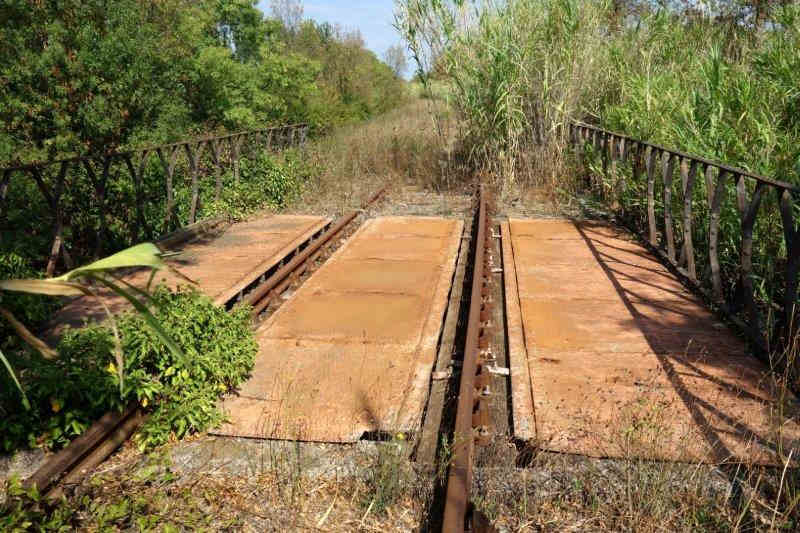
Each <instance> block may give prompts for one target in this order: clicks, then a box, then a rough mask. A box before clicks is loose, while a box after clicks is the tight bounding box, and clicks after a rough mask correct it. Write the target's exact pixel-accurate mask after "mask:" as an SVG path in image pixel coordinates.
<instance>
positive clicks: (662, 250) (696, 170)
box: [568, 122, 800, 352]
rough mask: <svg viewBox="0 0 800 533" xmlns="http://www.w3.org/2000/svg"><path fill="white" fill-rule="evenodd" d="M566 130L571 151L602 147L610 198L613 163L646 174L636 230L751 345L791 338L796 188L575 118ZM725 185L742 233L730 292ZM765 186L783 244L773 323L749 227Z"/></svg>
mask: <svg viewBox="0 0 800 533" xmlns="http://www.w3.org/2000/svg"><path fill="white" fill-rule="evenodd" d="M568 134H569V137H568V141H569V143H570V145H571V146H572V147H573V148H574V149H576V150H577V151H580V150H582V149H585V147H586V146H587V145H589V146H591V147H592V148H593V149H594V150H595V151H597V152H599V153H600V154H601V156H602V161H603V169H604V171H609V170H610V175H611V176H612V180H613V182H612V184H611V187H610V188H611V194H612V196H613V197H614V198H618V195H619V187H620V183H619V179H620V178H619V176H620V174H619V172H618V169H617V165H618V164H619V163H623V164H625V163H627V164H629V165H630V168H631V173H632V177H633V181H634V182H638V183H641V179H642V174H644V176H645V179H646V197H647V198H646V217H645V218H646V227H645V228H641V227H640V228H636V229H638V230H640V231H641V232H642V233H644V234H645V236H646V241H647V242H648V243H649V244H650V246H651V247H652V248H653V250H655V251H656V252H658V253H659V255H661V257H662V258H663V259H665V260H667V261H668V262H669V263H670V264H671V265H672V266H673V267H675V268H676V269H677V270H678V271H679V272H680V273H681V274H682V275H683V276H685V277H686V278H687V279H688V280H689V281H690V282H691V283H692V284H693V285H695V287H696V288H698V289H699V290H701V291H702V292H703V293H705V294H706V295H707V296H708V297H709V298H710V299H711V300H712V301H713V302H714V303H715V304H716V305H718V306H719V307H720V308H721V309H722V310H723V311H725V312H726V314H727V315H729V316H730V317H731V318H732V319H733V320H734V322H736V323H737V325H738V326H739V327H740V328H742V329H743V330H744V332H745V333H746V334H747V335H748V336H749V337H750V338H751V340H752V341H753V342H754V343H755V344H756V346H758V347H759V348H761V349H762V350H763V351H765V352H769V351H770V346H772V347H773V348H774V347H776V343H778V344H777V346H784V347H785V346H787V345H788V343H790V342H791V341H792V339H795V337H796V335H797V332H798V327H797V326H798V324H797V323H798V322H799V321H800V320H799V319H800V317H797V310H798V301H797V298H798V293H797V290H798V271H799V270H800V228H798V220H797V219H798V217H797V213H796V211H797V210H796V207H797V206H796V196H797V195H798V193H800V189H798V187H796V186H794V185H792V184H790V183H786V182H783V181H779V180H775V179H771V178H768V177H765V176H760V175H758V174H754V173H752V172H749V171H747V170H744V169H741V168H736V167H733V166H730V165H726V164H724V163H718V162H715V161H711V160H709V159H706V158H703V157H700V156H696V155H692V154H687V153H685V152H681V151H680V150H675V149H671V148H666V147H664V146H660V145H658V144H654V143H650V142H647V141H642V140H639V139H633V138H631V137H628V136H626V135H622V134H619V133H615V132H612V131H609V130H605V129H603V128H599V127H597V126H592V125H589V124H584V123H581V122H570V123H569V130H568ZM584 153H585V152H584ZM609 166H610V167H611V168H610V169H609V168H608V167H609ZM676 166H677V167H678V168H679V173H680V178H681V183H680V185H681V187H680V189H679V190H678V192H679V194H680V195H681V198H680V199H679V200H680V201H679V202H676V201H674V200H675V199H673V197H672V194H673V189H674V188H675V186H677V183H676V184H675V186H674V185H673V177H674V174H675V168H676ZM698 176H701V179H703V180H704V181H705V188H704V191H702V192H701V194H700V195H701V196H703V199H704V200H705V206H704V207H705V208H706V209H708V214H709V216H708V227H707V228H703V230H704V233H706V234H707V236H708V242H707V244H708V249H707V255H708V258H707V260H708V265H707V271H706V272H707V275H706V276H698V265H697V263H696V257H695V256H696V250H695V246H694V241H693V234H694V231H693V228H694V227H695V226H694V220H693V214H692V213H693V207H695V204H696V203H697V200H696V199H695V185H696V183H697V181H698ZM657 178H660V182H661V183H660V184H661V187H660V189H661V191H660V197H659V198H658V200H659V201H660V202H661V206H662V209H663V220H657V218H656V192H655V189H656V179H657ZM726 184H732V185H733V186H735V195H736V201H735V205H736V210H737V211H738V214H739V222H740V232H741V234H740V237H741V241H740V243H741V244H740V246H739V250H738V255H739V264H738V270H739V272H738V279H737V280H735V284H736V285H737V289H736V290H735V291H734V293H735V294H734V296H733V297H731V296H730V295H726V291H725V290H724V286H723V282H724V281H725V280H723V276H722V272H721V269H720V253H719V238H720V214H721V209H722V203H723V197H724V196H725V194H726V192H727V191H726ZM768 192H774V194H775V195H776V206H777V211H778V212H779V215H780V221H781V222H780V224H781V229H782V233H783V236H782V237H783V241H784V245H785V250H786V256H785V257H784V258H781V260H782V261H783V263H784V265H783V280H782V285H783V287H782V295H781V297H780V298H778V300H779V301H778V302H768V306H767V307H775V306H777V309H771V310H774V311H777V315H778V320H777V321H776V322H775V324H774V327H765V322H764V318H763V316H762V311H763V310H764V307H765V305H764V302H757V301H756V298H755V296H754V276H753V229H754V227H755V224H756V219H757V217H758V213H759V207H760V206H761V205H762V200H763V199H764V198H765V197H766V194H768ZM703 193H704V194H703ZM676 204H677V205H678V206H679V209H677V210H676V209H675V205H676ZM675 211H678V212H677V213H676V212H675ZM676 234H677V241H678V246H677V247H676ZM677 254H679V255H677ZM704 266H705V265H704ZM701 278H703V279H701ZM727 281H733V280H727ZM709 286H710V290H708V288H709ZM728 292H731V291H728ZM740 310H741V311H743V312H740Z"/></svg>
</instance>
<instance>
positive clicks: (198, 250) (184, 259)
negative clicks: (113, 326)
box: [48, 215, 330, 338]
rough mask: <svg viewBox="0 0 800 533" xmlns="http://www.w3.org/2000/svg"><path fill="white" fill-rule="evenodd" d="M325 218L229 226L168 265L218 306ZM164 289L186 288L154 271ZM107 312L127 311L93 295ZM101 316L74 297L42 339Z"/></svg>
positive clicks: (114, 299)
mask: <svg viewBox="0 0 800 533" xmlns="http://www.w3.org/2000/svg"><path fill="white" fill-rule="evenodd" d="M329 221H330V219H326V218H323V217H318V216H297V215H275V216H269V217H264V218H260V219H256V220H252V221H248V222H242V223H239V224H234V225H233V226H231V227H229V228H227V229H226V230H225V232H224V233H222V234H221V235H219V236H217V237H215V238H210V239H209V238H201V239H197V240H194V241H192V242H190V243H188V244H185V245H184V246H183V247H182V248H180V249H179V251H180V252H181V254H180V255H179V256H177V257H176V258H175V260H173V261H172V262H173V264H174V265H175V266H176V268H178V270H180V271H181V272H182V273H183V274H184V275H186V276H187V277H189V278H190V279H192V280H194V281H195V282H197V288H198V289H199V290H201V291H202V292H204V293H205V294H207V295H208V296H210V297H211V298H213V299H214V301H215V302H216V303H217V304H219V305H221V304H224V303H225V302H226V301H227V300H228V299H230V298H232V297H234V296H235V295H236V294H237V293H238V291H240V290H241V289H242V288H243V287H246V286H247V285H248V284H249V283H250V282H251V281H253V280H254V279H256V278H258V277H259V276H260V275H261V274H262V273H263V272H265V271H266V270H268V269H269V268H270V267H272V266H273V265H275V264H276V263H277V262H279V261H280V260H281V259H282V258H283V257H284V256H285V255H286V254H287V253H289V252H290V251H291V250H292V249H294V248H295V247H297V246H298V245H299V244H300V243H302V242H303V241H305V240H306V239H308V238H309V237H310V236H311V235H313V234H314V233H316V232H317V231H319V230H320V229H321V228H322V227H323V226H324V225H325V224H326V223H328V222H329ZM149 277H150V273H149V271H145V270H139V271H135V272H132V273H130V274H128V275H126V276H124V278H123V279H125V280H126V281H127V282H128V283H131V284H133V285H134V286H137V287H140V288H141V287H145V286H146V284H147V281H148V279H149ZM158 282H163V283H166V284H167V285H168V286H170V287H173V288H174V287H177V286H178V285H187V284H188V282H187V281H186V280H183V279H181V278H180V277H178V276H176V275H175V274H174V273H172V272H171V271H169V270H164V271H161V272H159V274H158V275H157V276H156V279H154V280H153V283H154V284H155V283H158ZM98 292H99V293H100V294H101V295H102V296H103V298H104V301H105V302H106V305H108V306H109V308H110V309H111V311H112V312H115V313H116V312H121V311H124V310H126V309H129V306H130V304H129V303H128V302H127V301H126V300H124V299H123V298H121V297H119V296H116V295H115V294H113V293H111V292H110V291H107V290H106V291H98ZM105 316H106V314H105V311H104V310H103V308H102V306H101V305H100V303H99V302H97V300H95V299H93V298H85V297H82V298H78V299H76V300H74V301H72V302H70V303H69V304H67V305H66V306H64V307H63V308H62V309H61V310H60V311H59V312H58V313H57V314H56V315H55V317H54V318H53V321H52V323H53V324H57V326H54V327H53V328H52V329H50V331H49V334H48V337H49V338H56V337H58V336H59V335H60V333H61V332H62V331H63V328H64V327H65V326H66V325H70V326H73V327H75V326H80V325H81V324H83V323H84V321H86V320H90V321H93V320H103V319H104V318H105Z"/></svg>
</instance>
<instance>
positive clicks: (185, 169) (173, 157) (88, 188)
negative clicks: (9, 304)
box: [0, 124, 308, 276]
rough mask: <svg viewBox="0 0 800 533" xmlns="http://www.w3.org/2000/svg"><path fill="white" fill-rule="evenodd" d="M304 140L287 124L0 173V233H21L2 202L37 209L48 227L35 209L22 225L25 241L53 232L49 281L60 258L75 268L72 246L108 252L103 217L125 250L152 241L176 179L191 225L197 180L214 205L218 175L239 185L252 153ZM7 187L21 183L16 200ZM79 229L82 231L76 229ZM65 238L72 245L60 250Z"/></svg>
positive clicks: (171, 209)
mask: <svg viewBox="0 0 800 533" xmlns="http://www.w3.org/2000/svg"><path fill="white" fill-rule="evenodd" d="M307 136H308V125H307V124H291V125H286V126H277V127H271V128H262V129H255V130H249V131H243V132H237V133H230V134H226V135H219V136H213V137H208V136H207V137H198V138H192V139H186V140H182V141H178V142H174V143H169V144H162V145H155V146H148V147H145V148H140V149H137V150H130V151H119V152H116V151H112V152H108V153H104V154H98V155H87V156H79V157H71V158H65V159H58V160H54V161H45V162H37V163H30V164H24V165H15V166H9V167H5V168H0V230H3V229H12V230H14V229H16V230H19V229H27V228H8V227H7V226H8V220H7V216H8V213H9V207H10V206H9V202H11V201H14V202H27V204H28V205H29V206H31V207H33V206H34V205H35V204H36V203H42V202H43V203H44V205H45V209H46V210H49V213H50V216H51V220H49V221H47V220H45V221H43V220H37V219H36V216H35V213H36V210H35V209H31V213H32V216H31V219H30V220H29V222H30V230H31V235H37V234H38V235H41V234H42V228H41V226H42V224H45V225H46V224H48V223H49V224H50V225H51V226H52V232H51V233H50V240H49V241H48V242H52V245H51V246H50V247H49V248H50V253H49V257H48V258H47V266H46V272H47V275H48V276H51V275H53V273H54V272H55V271H56V269H57V268H58V266H57V264H58V260H59V258H63V262H64V266H65V267H66V268H72V267H73V266H74V264H73V263H74V261H73V259H72V256H71V254H70V252H69V249H70V248H71V247H77V248H81V249H83V250H84V251H88V250H89V248H90V247H91V244H93V245H94V246H93V248H94V250H93V253H94V255H95V256H98V255H101V254H102V253H107V252H109V251H114V250H109V249H108V242H109V239H108V236H109V220H108V218H109V214H110V213H111V212H112V210H113V213H114V214H115V216H114V220H113V223H114V224H115V225H123V226H124V227H123V228H121V231H118V233H123V234H126V235H127V241H129V242H127V243H124V244H127V245H130V244H134V243H137V242H140V241H141V240H143V239H146V240H153V239H154V238H156V236H157V235H158V234H165V233H169V232H170V231H172V230H174V229H175V228H176V225H177V222H178V221H177V217H176V213H175V210H176V205H177V201H178V200H179V199H180V198H178V199H176V185H177V183H176V181H177V180H178V179H179V178H181V177H182V178H183V180H184V181H185V182H188V198H187V199H186V201H187V202H188V216H187V219H188V220H187V223H188V224H193V223H194V222H196V219H197V213H198V208H199V201H200V187H201V182H202V180H203V179H204V178H207V177H209V176H213V177H214V180H215V181H214V200H215V201H219V200H220V196H221V194H222V189H223V180H222V173H223V170H225V169H226V168H227V169H229V170H230V171H231V172H232V173H233V177H234V180H236V181H238V180H239V169H240V161H241V159H242V158H246V157H249V156H251V155H253V154H255V153H256V152H257V151H258V150H269V149H275V150H280V149H283V148H286V147H289V146H298V145H303V144H304V143H305V141H306V138H307ZM159 164H160V166H159ZM176 171H177V172H176ZM161 172H163V182H161V183H159V180H160V176H159V177H156V178H155V181H154V177H153V174H156V173H158V174H160V173H161ZM12 180H20V181H19V182H18V184H19V188H18V191H21V194H19V195H18V196H17V197H15V198H10V197H9V191H10V189H11V187H12V185H14V182H13V181H12ZM159 189H160V190H159ZM161 191H163V192H161ZM162 206H163V208H162ZM159 210H161V211H163V212H162V213H161V215H160V216H158V215H157V214H156V211H159ZM154 217H158V218H162V220H163V222H162V224H161V225H160V227H158V228H157V227H154V226H155V224H152V223H149V222H148V219H150V220H152V219H153V218H154ZM79 221H80V222H79ZM78 225H80V226H81V228H83V229H78V227H77V226H78ZM4 226H5V228H4ZM71 226H72V227H71ZM87 227H92V228H93V233H95V235H93V236H90V235H87V231H86V228H87ZM118 229H119V228H118ZM70 230H71V231H70ZM45 231H46V230H45ZM70 237H71V238H72V241H73V242H71V243H67V242H66V241H67V240H68V239H69V238H70ZM92 237H93V239H92ZM92 240H94V242H93V243H91V241H92ZM68 244H71V245H72V246H69V245H68Z"/></svg>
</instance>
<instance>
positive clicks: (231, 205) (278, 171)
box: [178, 150, 312, 220]
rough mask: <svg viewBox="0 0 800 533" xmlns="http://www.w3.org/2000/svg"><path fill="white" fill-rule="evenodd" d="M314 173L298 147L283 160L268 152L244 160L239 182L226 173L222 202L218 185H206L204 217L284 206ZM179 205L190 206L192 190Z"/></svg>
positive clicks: (236, 216) (239, 214)
mask: <svg viewBox="0 0 800 533" xmlns="http://www.w3.org/2000/svg"><path fill="white" fill-rule="evenodd" d="M311 174H312V171H311V167H310V166H309V165H308V164H307V163H305V162H304V161H303V159H302V157H301V154H300V152H298V151H296V150H287V151H286V152H285V153H283V154H282V156H281V158H280V159H278V158H276V157H275V156H274V155H271V154H269V153H268V152H261V153H259V155H258V156H256V157H253V158H252V159H243V160H242V161H241V167H240V173H239V181H238V182H236V181H235V180H234V178H233V175H232V174H231V173H230V172H229V173H227V174H226V175H225V176H223V183H224V187H223V189H222V194H221V196H220V199H219V201H215V200H214V190H213V189H214V184H213V183H212V182H211V181H210V180H209V181H208V183H207V184H205V187H206V188H205V190H204V191H203V192H202V193H201V197H203V198H208V201H207V202H205V203H203V204H202V205H201V209H200V218H207V217H212V216H218V215H228V216H230V217H232V218H233V219H237V220H238V219H241V218H244V217H245V216H247V215H249V214H251V213H253V212H255V211H258V210H260V209H281V208H283V207H286V205H287V204H288V203H290V202H291V201H292V200H293V199H295V198H297V197H298V196H299V194H300V192H301V191H302V188H303V184H304V183H306V182H308V181H309V178H310V177H311ZM178 205H188V191H187V197H186V201H182V200H179V204H178Z"/></svg>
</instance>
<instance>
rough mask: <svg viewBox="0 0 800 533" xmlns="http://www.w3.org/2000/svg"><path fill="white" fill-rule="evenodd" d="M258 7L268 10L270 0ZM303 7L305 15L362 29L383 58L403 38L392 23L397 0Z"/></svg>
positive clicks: (332, 0)
mask: <svg viewBox="0 0 800 533" xmlns="http://www.w3.org/2000/svg"><path fill="white" fill-rule="evenodd" d="M259 7H260V8H261V10H262V11H264V13H267V14H269V0H260V1H259ZM303 8H304V10H305V11H304V16H305V18H310V19H314V20H316V21H317V22H330V23H331V24H335V23H337V22H338V23H339V24H341V25H342V26H344V27H346V28H358V29H360V30H361V35H362V36H363V37H364V41H366V44H367V48H369V49H370V50H372V51H373V52H375V54H376V55H377V56H378V57H379V58H381V59H383V53H384V52H385V51H386V49H387V48H389V47H390V46H391V45H393V44H398V43H401V42H402V39H401V38H400V35H399V34H398V33H397V30H395V29H394V28H393V27H392V22H394V0H368V1H362V2H355V1H346V0H327V1H324V0H316V1H312V0H306V1H304V2H303ZM410 70H411V69H409V71H407V72H406V75H408V73H409V72H410Z"/></svg>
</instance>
